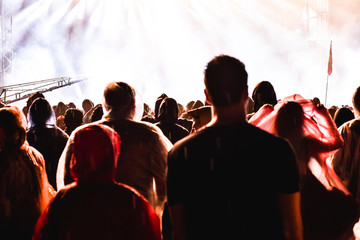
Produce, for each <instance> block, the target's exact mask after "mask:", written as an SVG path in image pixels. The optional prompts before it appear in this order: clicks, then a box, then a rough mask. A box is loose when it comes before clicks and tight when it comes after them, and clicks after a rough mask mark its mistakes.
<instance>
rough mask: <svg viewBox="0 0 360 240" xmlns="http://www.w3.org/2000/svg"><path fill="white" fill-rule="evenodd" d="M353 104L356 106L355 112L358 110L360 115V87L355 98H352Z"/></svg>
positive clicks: (355, 93)
mask: <svg viewBox="0 0 360 240" xmlns="http://www.w3.org/2000/svg"><path fill="white" fill-rule="evenodd" d="M352 103H353V106H354V110H356V111H357V112H358V113H360V86H359V87H357V88H356V90H355V92H354V95H353V98H352Z"/></svg>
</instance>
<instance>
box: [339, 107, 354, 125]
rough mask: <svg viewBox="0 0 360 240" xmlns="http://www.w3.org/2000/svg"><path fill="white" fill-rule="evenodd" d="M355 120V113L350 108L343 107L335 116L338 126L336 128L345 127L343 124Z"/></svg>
mask: <svg viewBox="0 0 360 240" xmlns="http://www.w3.org/2000/svg"><path fill="white" fill-rule="evenodd" d="M354 118H355V115H354V113H353V111H351V109H350V108H348V107H341V108H339V109H338V110H336V112H335V115H334V121H335V124H336V127H338V128H339V127H340V126H341V125H343V123H345V122H347V121H350V120H353V119H354Z"/></svg>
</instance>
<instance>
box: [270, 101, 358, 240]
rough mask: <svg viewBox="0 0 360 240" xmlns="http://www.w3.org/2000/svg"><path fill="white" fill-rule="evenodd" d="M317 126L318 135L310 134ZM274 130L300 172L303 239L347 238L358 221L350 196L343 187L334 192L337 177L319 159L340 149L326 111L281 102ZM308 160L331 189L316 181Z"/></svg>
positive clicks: (319, 107)
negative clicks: (292, 154)
mask: <svg viewBox="0 0 360 240" xmlns="http://www.w3.org/2000/svg"><path fill="white" fill-rule="evenodd" d="M299 102H300V103H301V104H300V103H299ZM311 105H313V106H312V107H311ZM303 108H304V109H306V112H304V110H303ZM310 114H313V115H312V116H311V118H310V119H311V120H310V119H309V118H308V117H307V116H310ZM310 123H311V124H312V126H311V127H309V126H310ZM317 124H318V125H321V130H322V132H320V133H321V134H317V135H315V134H313V133H310V132H309V131H308V130H309V129H313V130H314V129H316V128H317ZM319 129H320V127H319ZM275 130H276V133H277V134H278V135H279V136H281V137H283V138H286V139H287V140H289V141H290V143H291V144H292V146H293V147H294V149H295V153H296V157H297V161H298V165H299V169H300V192H301V213H302V218H303V225H304V239H317V240H320V239H324V240H325V239H326V240H331V239H333V240H338V239H342V237H345V236H347V237H348V236H349V235H351V230H352V227H353V225H354V223H355V221H356V220H357V219H358V217H357V216H358V215H357V210H358V209H357V205H356V202H355V200H354V198H353V197H352V196H350V195H348V196H347V195H346V194H345V193H344V192H342V190H343V189H344V190H345V187H344V186H342V185H341V186H340V187H339V188H337V187H338V186H337V185H335V184H333V181H334V179H338V177H337V176H336V175H335V173H334V172H333V171H331V170H332V169H329V168H327V167H326V165H325V163H322V161H325V159H324V160H322V159H321V158H320V157H319V156H320V155H321V154H327V153H328V152H330V151H333V150H336V149H338V148H339V147H341V146H342V139H341V137H340V135H339V134H338V133H337V130H336V126H335V123H334V121H333V120H332V118H331V116H330V114H329V113H328V111H327V109H326V108H325V107H323V106H321V105H320V106H317V107H316V106H315V103H314V104H312V103H311V101H309V100H307V101H306V100H305V99H299V101H298V102H295V101H289V102H284V103H283V104H281V105H280V107H279V108H278V112H277V114H276V118H275ZM323 136H325V137H324V138H323ZM312 159H316V161H317V162H319V163H318V166H320V167H321V168H323V172H324V173H325V174H324V175H325V176H326V178H328V179H326V180H327V181H328V182H331V183H330V184H329V185H330V186H331V189H327V188H326V187H325V186H326V185H325V186H324V185H323V183H324V182H321V181H319V180H318V177H319V174H316V172H317V171H318V170H317V169H316V168H314V167H313V166H314V162H312ZM339 182H340V181H339ZM346 193H347V192H346Z"/></svg>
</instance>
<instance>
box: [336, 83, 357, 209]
mask: <svg viewBox="0 0 360 240" xmlns="http://www.w3.org/2000/svg"><path fill="white" fill-rule="evenodd" d="M352 103H353V108H354V115H355V118H354V119H353V120H350V121H348V122H346V123H344V124H342V125H341V126H340V127H339V129H338V130H339V132H340V134H341V136H342V138H343V140H344V146H343V147H342V148H341V149H339V151H337V152H336V153H335V154H334V155H333V156H332V165H333V168H334V170H335V172H336V173H337V174H338V175H339V176H340V178H341V179H342V181H343V182H344V184H345V186H346V187H347V189H348V190H349V191H350V193H351V194H352V195H353V196H354V197H355V198H356V200H357V201H358V202H360V184H359V181H360V171H359V170H360V168H359V166H360V148H359V147H358V146H359V145H360V118H359V116H360V114H359V112H360V87H358V88H357V89H356V90H355V92H354V94H353V98H352Z"/></svg>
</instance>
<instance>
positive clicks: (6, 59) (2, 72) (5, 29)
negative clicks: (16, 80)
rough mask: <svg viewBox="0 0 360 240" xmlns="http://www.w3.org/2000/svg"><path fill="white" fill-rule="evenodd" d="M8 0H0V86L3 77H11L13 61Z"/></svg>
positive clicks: (3, 81)
mask: <svg viewBox="0 0 360 240" xmlns="http://www.w3.org/2000/svg"><path fill="white" fill-rule="evenodd" d="M8 2H9V1H2V0H1V1H0V14H1V16H0V18H1V19H0V21H1V22H0V24H1V28H0V34H1V39H0V42H1V45H0V51H1V59H0V64H1V66H0V68H1V69H0V86H3V85H4V83H5V78H7V77H9V78H10V77H11V74H12V61H13V42H12V11H11V9H10V7H9V5H8Z"/></svg>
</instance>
